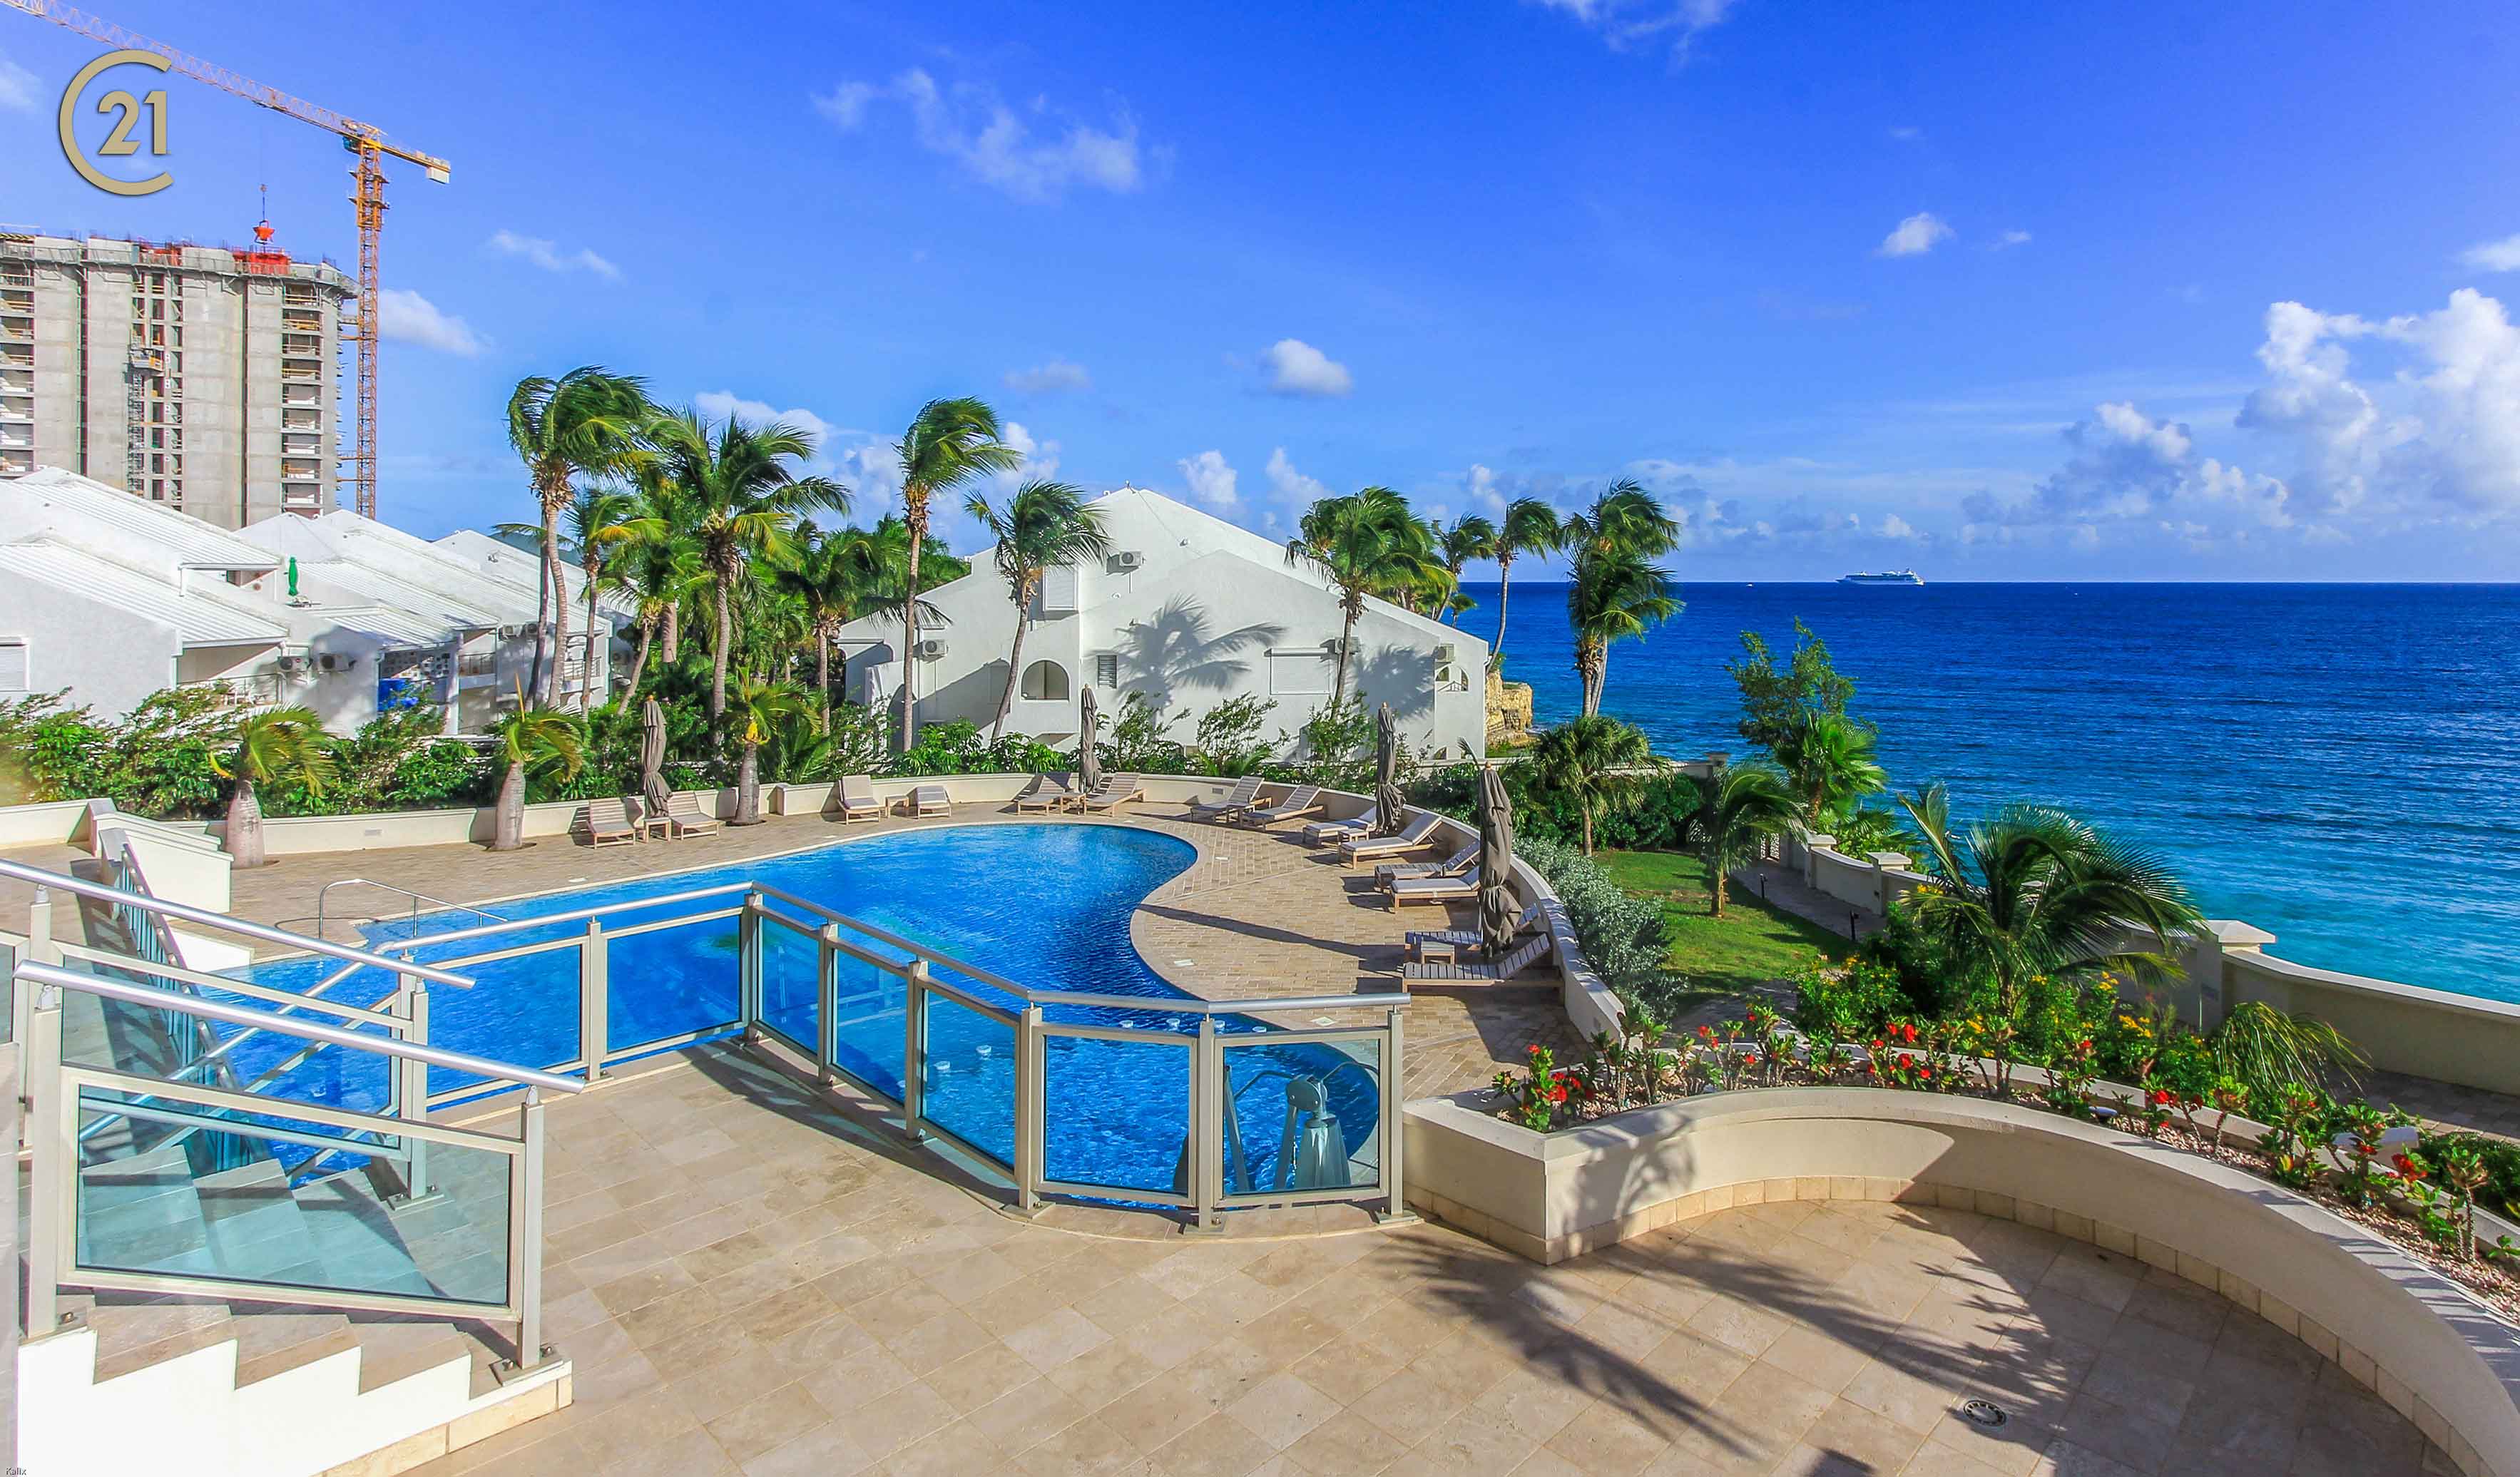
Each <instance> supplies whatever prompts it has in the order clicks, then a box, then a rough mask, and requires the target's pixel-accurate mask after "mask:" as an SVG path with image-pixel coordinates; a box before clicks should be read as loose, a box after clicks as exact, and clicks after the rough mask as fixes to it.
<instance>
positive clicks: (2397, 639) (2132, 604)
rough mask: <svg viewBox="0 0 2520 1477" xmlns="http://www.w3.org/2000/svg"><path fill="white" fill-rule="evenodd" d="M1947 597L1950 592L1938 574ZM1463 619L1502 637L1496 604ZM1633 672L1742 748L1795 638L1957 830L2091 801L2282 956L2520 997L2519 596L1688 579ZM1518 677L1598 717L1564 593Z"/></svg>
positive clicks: (1673, 735)
mask: <svg viewBox="0 0 2520 1477" xmlns="http://www.w3.org/2000/svg"><path fill="white" fill-rule="evenodd" d="M1926 575H1927V578H1929V579H1930V578H1931V577H1932V571H1930V570H1928V571H1926ZM1465 592H1466V593H1467V594H1469V595H1470V596H1471V597H1472V598H1473V599H1475V600H1477V601H1478V602H1479V603H1480V605H1481V608H1480V609H1478V610H1475V611H1473V612H1471V613H1470V614H1468V615H1465V616H1463V620H1462V624H1463V629H1465V630H1467V631H1469V632H1471V633H1472V634H1474V635H1477V636H1481V637H1490V636H1493V635H1494V634H1495V632H1496V587H1495V586H1494V585H1492V584H1491V585H1484V586H1480V585H1471V586H1466V587H1465ZM1679 593H1680V595H1681V597H1682V598H1683V599H1684V600H1685V601H1687V602H1688V609H1687V610H1686V611H1685V612H1684V613H1683V614H1682V615H1681V616H1680V617H1679V618H1678V619H1676V620H1674V621H1672V622H1671V623H1670V624H1668V625H1666V626H1664V627H1662V628H1661V629H1659V630H1657V631H1654V632H1653V633H1651V634H1650V635H1648V636H1647V637H1646V638H1645V639H1644V640H1643V641H1636V642H1622V643H1620V644H1619V646H1618V647H1616V648H1615V649H1613V651H1612V653H1611V657H1610V680H1609V689H1608V695H1607V700H1606V701H1605V702H1604V704H1603V707H1604V710H1605V711H1607V712H1611V713H1614V714H1616V715H1618V716H1619V717H1622V718H1626V719H1628V720H1629V721H1631V722H1633V723H1636V724H1638V725H1640V726H1642V727H1643V729H1644V730H1645V732H1646V733H1648V734H1649V735H1651V736H1652V738H1653V740H1654V744H1655V746H1656V747H1657V748H1658V749H1660V750H1661V751H1662V752H1664V753H1666V754H1673V755H1678V756H1682V757H1689V756H1694V755H1698V754H1703V753H1705V752H1706V751H1707V750H1709V749H1727V750H1730V751H1732V752H1733V754H1734V755H1735V756H1739V755H1741V754H1742V753H1743V751H1744V745H1743V744H1742V741H1741V739H1740V736H1739V734H1738V733H1737V732H1735V730H1734V728H1733V725H1734V723H1735V722H1736V721H1737V720H1738V719H1739V717H1740V711H1739V695H1738V694H1737V693H1736V692H1735V690H1734V688H1733V682H1732V679H1731V678H1729V677H1728V676H1726V675H1725V671H1724V664H1725V662H1726V661H1728V660H1730V659H1732V658H1734V657H1737V656H1738V655H1739V654H1740V651H1741V644H1740V633H1741V632H1743V631H1745V630H1752V631H1757V632H1759V633H1761V634H1762V635H1764V636H1765V637H1767V639H1768V641H1769V643H1770V644H1771V645H1772V646H1774V647H1775V648H1777V649H1778V651H1779V652H1782V651H1784V650H1787V649H1790V647H1791V644H1792V641H1793V622H1794V618H1795V617H1796V616H1800V617H1802V619H1803V620H1804V621H1805V622H1806V623H1807V624H1809V625H1810V626H1811V627H1812V628H1813V629H1814V630H1816V631H1818V632H1819V633H1820V635H1821V636H1822V637H1823V639H1825V640H1826V641H1827V642H1828V645H1829V649H1830V650H1831V652H1832V653H1833V654H1834V655H1835V657H1836V659H1837V665H1838V667H1839V669H1840V670H1841V671H1844V672H1846V673H1848V674H1850V675H1851V676H1853V677H1854V678H1855V679H1856V682H1857V684H1858V686H1857V689H1856V694H1855V702H1854V710H1855V711H1856V712H1857V713H1858V714H1860V715H1862V716H1864V717H1866V718H1869V719H1871V720H1873V721H1874V722H1876V723H1878V724H1879V725H1880V727H1881V757H1882V760H1883V762H1884V763H1885V764H1887V765H1888V766H1889V769H1890V776H1891V781H1892V783H1894V784H1896V785H1898V786H1899V787H1900V788H1903V789H1905V788H1909V787H1912V786H1914V785H1918V784H1922V783H1929V782H1932V781H1935V780H1943V781H1947V782H1949V783H1950V785H1951V788H1952V796H1953V807H1954V809H1955V811H1956V812H1958V813H1960V814H1970V813H1975V812H1979V811H1982V810H1984V809H1986V808H1989V807H1991V806H1993V805H1995V804H1997V803H1999V802H2002V801H2004V800H2012V799H2035V800H2043V801H2049V802H2053V803H2058V804H2063V805H2068V806H2071V807H2072V808H2074V809H2075V810H2077V811H2079V812H2081V813H2082V814H2084V815H2086V816H2088V817H2090V818H2091V819H2092V820H2093V821H2095V822H2098V823H2100V824H2102V825H2105V826H2107V827H2109V828H2112V829H2113V830H2116V831H2118V832H2120V833H2122V834H2124V835H2126V836H2128V837H2130V838H2132V839H2134V840H2138V841H2140V842H2143V843H2144V844H2146V845H2149V846H2151V847H2153V848H2155V849H2157V850H2158V851H2160V852H2161V853H2162V854H2163V855H2164V856H2166V857H2167V858H2168V859H2169V860H2170V861H2171V862H2172V863H2173V865H2175V866H2176V867H2177V868H2178V870H2179V871H2180V873H2182V874H2183V876H2184V877H2185V878H2186V880H2187V883H2188V885H2189V886H2190V887H2191V888H2192V889H2193V890H2194V891H2195V893H2196V897H2197V901H2198V902H2199V903H2200V904H2201V905H2202V906H2203V908H2204V910H2205V912H2206V914H2207V916H2208V917H2212V918H2239V919H2241V920H2243V921H2245V922H2250V923H2254V924H2256V925H2258V926H2259V927H2261V928H2265V929H2267V930H2269V931H2270V932H2272V933H2273V934H2274V935H2275V936H2276V938H2277V940H2278V942H2277V943H2276V944H2275V946H2274V948H2273V951H2272V952H2273V953H2275V954H2277V955H2280V956H2282V957H2284V958H2286V959H2292V960H2298V961H2300V962H2303V963H2309V964H2318V965H2320V966H2323V967H2326V968H2330V969H2344V970H2350V971H2352V972H2354V973H2358V974H2370V975H2377V976H2379V977H2381V978H2384V979H2392V980H2399V981H2403V982H2405V983H2407V984H2411V985H2427V986H2430V987H2432V988H2433V989H2437V990H2450V991H2456V992H2458V993H2461V994H2467V995H2480V996H2486V997H2489V998H2492V999H2497V1000H2508V1001H2520V586H2514V585H2187V584H2180V585H2173V584H2001V585H1999V584H1930V585H1926V586H1924V587H1923V588H1921V589H1901V588H1868V587H1857V586H1843V585H1806V584H1760V585H1755V586H1753V585H1741V584H1713V583H1694V582H1692V583H1688V584H1684V585H1683V586H1682V587H1681V589H1680V591H1679ZM1506 647H1507V663H1506V675H1507V676H1508V677H1511V678H1513V679H1515V680H1517V681H1521V682H1528V683H1530V684H1532V687H1533V689H1534V697H1535V703H1536V706H1537V707H1538V709H1539V716H1540V717H1541V719H1542V720H1543V721H1552V720H1554V719H1558V718H1562V717H1565V716H1566V715H1568V714H1570V713H1572V712H1574V711H1575V710H1576V708H1577V702H1578V691H1577V687H1576V682H1575V675H1574V673H1573V671H1572V670H1571V668H1570V652H1571V649H1572V644H1571V642H1570V640H1569V638H1568V635H1567V626H1566V594H1565V587H1564V586H1563V585H1552V584H1542V583H1540V582H1538V581H1532V582H1529V583H1525V582H1523V581H1519V580H1517V581H1516V582H1515V583H1514V588H1513V604H1512V612H1511V618H1510V624H1509V625H1508V628H1507V632H1506Z"/></svg>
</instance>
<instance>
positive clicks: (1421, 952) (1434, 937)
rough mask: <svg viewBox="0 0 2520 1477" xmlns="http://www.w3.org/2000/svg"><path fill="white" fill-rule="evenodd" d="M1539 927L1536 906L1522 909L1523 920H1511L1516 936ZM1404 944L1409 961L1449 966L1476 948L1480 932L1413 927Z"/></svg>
mask: <svg viewBox="0 0 2520 1477" xmlns="http://www.w3.org/2000/svg"><path fill="white" fill-rule="evenodd" d="M1539 926H1540V905H1539V904H1537V903H1534V904H1532V905H1531V906H1530V907H1528V908H1525V909H1524V910H1522V917H1520V918H1515V919H1514V920H1513V931H1514V933H1515V934H1516V935H1517V936H1519V935H1521V934H1525V933H1529V932H1531V931H1533V930H1534V929H1537V928H1538V927H1539ZM1407 944H1408V949H1409V958H1410V961H1411V962H1417V963H1437V962H1442V963H1450V962H1452V961H1453V959H1454V957H1455V956H1456V955H1459V954H1460V953H1461V952H1462V951H1463V950H1464V949H1475V948H1477V947H1478V946H1479V930H1477V929H1476V928H1412V929H1410V930H1409V933H1408V937H1407Z"/></svg>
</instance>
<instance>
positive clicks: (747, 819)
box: [727, 742, 761, 826]
mask: <svg viewBox="0 0 2520 1477" xmlns="http://www.w3.org/2000/svg"><path fill="white" fill-rule="evenodd" d="M727 824H728V825H730V826H758V825H760V824H761V745H760V744H757V743H750V742H747V743H745V744H744V746H743V761H742V763H741V764H740V765H738V766H737V768H736V771H735V817H734V819H732V820H730V821H729V822H728V823H727Z"/></svg>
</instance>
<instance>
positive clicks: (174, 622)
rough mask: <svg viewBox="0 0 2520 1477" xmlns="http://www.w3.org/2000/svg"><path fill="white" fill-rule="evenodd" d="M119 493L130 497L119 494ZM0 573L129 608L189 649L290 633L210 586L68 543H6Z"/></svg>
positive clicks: (0, 547)
mask: <svg viewBox="0 0 2520 1477" xmlns="http://www.w3.org/2000/svg"><path fill="white" fill-rule="evenodd" d="M115 496H117V497H120V496H125V494H120V493H117V494H115ZM0 572H6V573H8V574H11V575H15V576H18V577H20V578H23V579H29V580H33V581H35V582H37V583H39V584H45V585H50V586H52V587H53V588H55V589H57V590H60V591H62V592H64V593H65V594H67V595H71V596H75V597H76V598H78V599H80V600H85V601H93V602H95V603H97V604H104V605H111V606H112V607H113V608H115V609H118V610H124V611H128V612H129V613H131V614H133V615H137V616H139V617H140V618H141V619H143V620H146V621H150V622H153V623H155V624H157V625H160V626H164V627H166V628H167V629H168V630H170V631H172V632H174V633H175V636H176V639H177V640H178V641H179V642H180V643H181V644H182V645H184V646H188V647H225V646H243V645H258V644H262V643H270V644H272V645H275V646H276V645H278V644H280V643H281V642H283V641H285V640H287V638H288V635H289V633H288V632H287V631H286V630H285V629H283V628H282V626H281V624H280V622H278V621H276V620H272V619H270V618H269V617H267V616H264V615H261V614H258V613H256V612H255V611H253V610H251V609H248V608H247V607H246V606H245V605H243V604H240V603H238V602H236V601H233V600H230V599H228V598H227V597H225V596H222V595H220V594H218V593H216V591H215V590H214V589H212V588H210V587H208V586H204V585H200V584H197V585H195V586H194V587H193V588H191V589H189V590H186V589H180V588H178V587H176V586H174V585H171V584H168V583H166V582H164V581H162V580H154V579H151V578H149V577H148V576H147V575H145V574H137V573H134V572H132V571H131V570H128V569H125V568H123V567H122V566H121V565H119V564H111V563H108V562H106V561H105V560H104V559H97V558H95V557H93V556H91V555H86V554H82V553H80V552H79V551H78V550H76V549H72V548H70V547H68V546H67V545H65V544H56V543H51V542H42V541H38V542H30V543H22V544H0Z"/></svg>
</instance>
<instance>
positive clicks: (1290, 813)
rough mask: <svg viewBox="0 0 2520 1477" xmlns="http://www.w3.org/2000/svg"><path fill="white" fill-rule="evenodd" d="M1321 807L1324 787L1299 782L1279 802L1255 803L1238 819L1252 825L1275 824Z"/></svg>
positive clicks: (1308, 813) (1307, 813) (1307, 814)
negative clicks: (1257, 804)
mask: <svg viewBox="0 0 2520 1477" xmlns="http://www.w3.org/2000/svg"><path fill="white" fill-rule="evenodd" d="M1321 808H1322V787H1321V786H1320V785H1318V784H1298V785H1296V786H1295V787H1294V788H1293V789H1291V790H1289V791H1287V792H1286V797H1285V798H1284V799H1283V800H1280V801H1279V802H1278V803H1277V804H1275V805H1269V806H1256V805H1255V806H1253V807H1252V808H1251V809H1249V810H1246V811H1244V812H1243V813H1242V814H1241V815H1240V816H1238V817H1237V818H1236V819H1238V820H1240V821H1243V822H1245V823H1247V824H1249V825H1252V826H1275V825H1277V824H1278V823H1279V822H1281V821H1291V820H1293V819H1295V818H1296V817H1297V816H1309V815H1311V814H1312V813H1313V812H1315V811H1317V810H1319V809H1321Z"/></svg>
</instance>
